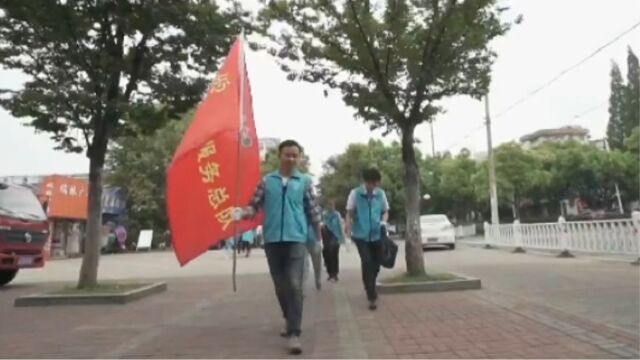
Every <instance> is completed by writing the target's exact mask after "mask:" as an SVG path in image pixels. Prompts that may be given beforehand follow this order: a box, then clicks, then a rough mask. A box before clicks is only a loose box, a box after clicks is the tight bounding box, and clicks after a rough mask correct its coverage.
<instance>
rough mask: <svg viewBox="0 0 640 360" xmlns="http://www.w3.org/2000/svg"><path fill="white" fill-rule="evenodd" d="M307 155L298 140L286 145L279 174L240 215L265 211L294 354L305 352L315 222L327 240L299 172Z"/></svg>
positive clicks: (268, 249)
mask: <svg viewBox="0 0 640 360" xmlns="http://www.w3.org/2000/svg"><path fill="white" fill-rule="evenodd" d="M301 154H302V147H301V146H300V144H298V143H297V142H296V141H293V140H285V141H283V142H282V143H280V145H279V146H278V156H279V159H280V167H279V169H278V170H277V171H274V172H272V173H270V174H267V175H266V176H264V177H263V179H262V181H261V182H260V184H259V185H258V188H257V189H256V192H255V194H254V196H253V198H252V200H251V203H250V205H249V206H248V207H246V208H244V209H243V210H242V211H241V212H240V213H241V214H242V217H244V218H251V217H254V216H255V215H256V214H257V212H258V210H259V209H263V210H264V224H263V236H264V242H265V247H264V248H265V254H266V256H267V263H268V265H269V272H270V273H271V278H272V280H273V285H274V287H275V292H276V296H277V298H278V302H279V304H280V309H281V310H282V315H283V317H284V320H285V324H286V325H285V329H283V331H282V332H281V334H280V335H281V336H283V337H287V338H288V348H289V352H290V353H291V354H300V353H302V345H301V343H300V335H301V323H302V307H303V306H302V305H303V293H302V287H303V272H304V265H305V257H306V254H307V249H306V247H305V243H306V242H307V238H308V237H307V233H308V230H309V226H308V224H309V223H311V224H312V225H313V231H315V232H316V235H317V237H318V239H319V240H321V239H322V234H321V233H320V221H321V219H322V214H321V213H320V210H319V208H318V205H317V203H316V197H315V194H314V191H313V186H312V183H311V178H310V177H309V176H308V175H306V174H303V173H301V172H300V171H299V170H298V169H297V166H298V162H299V160H300V156H301Z"/></svg>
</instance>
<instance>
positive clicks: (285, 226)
mask: <svg viewBox="0 0 640 360" xmlns="http://www.w3.org/2000/svg"><path fill="white" fill-rule="evenodd" d="M264 186H265V189H264V190H265V193H264V206H263V207H264V225H263V236H264V242H265V243H273V242H281V241H288V242H302V243H304V242H306V241H307V233H308V231H307V228H308V226H309V225H308V221H307V215H306V213H305V209H304V194H305V192H306V190H307V187H309V186H311V179H310V178H309V177H308V176H307V175H304V174H302V173H300V172H298V171H296V172H295V173H293V175H291V177H290V178H289V181H287V184H286V185H283V184H282V176H281V175H280V173H279V172H277V171H276V172H272V173H270V174H268V175H266V176H265V177H264Z"/></svg>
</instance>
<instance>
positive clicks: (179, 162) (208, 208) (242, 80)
mask: <svg viewBox="0 0 640 360" xmlns="http://www.w3.org/2000/svg"><path fill="white" fill-rule="evenodd" d="M240 164H242V166H241V165H240ZM259 181H260V154H259V147H258V138H257V135H256V128H255V121H254V118H253V106H252V101H251V86H250V84H249V78H248V76H247V70H246V65H245V61H244V54H243V45H242V39H241V38H238V40H237V41H236V42H235V43H234V44H233V47H232V48H231V51H230V52H229V55H228V56H227V59H226V60H225V62H224V65H223V66H222V67H221V68H220V70H219V71H218V74H217V76H216V78H215V80H214V81H213V83H212V84H211V87H210V89H209V91H208V93H207V95H206V96H205V98H204V100H203V101H202V102H201V103H200V105H199V106H198V108H197V110H196V113H195V118H194V119H193V121H192V123H191V125H190V127H189V129H188V130H187V132H186V133H185V135H184V137H183V139H182V142H181V143H180V146H179V147H178V149H177V150H176V152H175V154H174V156H173V161H172V163H171V165H170V167H169V170H168V173H167V210H168V215H169V222H170V224H171V237H172V243H173V248H174V251H175V253H176V256H177V258H178V261H179V262H180V265H181V266H184V265H186V264H187V263H188V262H189V261H191V260H193V259H194V258H196V257H197V256H199V255H200V254H202V253H204V252H205V251H207V250H208V248H209V247H211V246H212V245H215V244H217V243H219V242H220V241H221V240H224V239H227V238H229V237H231V236H234V235H236V232H238V233H242V232H244V231H247V230H250V229H253V228H255V227H257V226H258V225H259V222H260V220H259V219H258V218H256V219H254V220H250V221H241V222H237V223H234V221H233V209H234V208H235V207H237V206H246V205H247V204H248V203H249V201H250V199H251V196H252V195H253V192H254V191H255V189H256V186H257V185H258V182H259Z"/></svg>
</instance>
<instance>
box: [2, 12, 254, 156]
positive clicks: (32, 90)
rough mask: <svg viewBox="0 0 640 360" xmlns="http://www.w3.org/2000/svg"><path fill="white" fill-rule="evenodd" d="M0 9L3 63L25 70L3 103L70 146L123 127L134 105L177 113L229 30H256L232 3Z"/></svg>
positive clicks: (194, 97)
mask: <svg viewBox="0 0 640 360" xmlns="http://www.w3.org/2000/svg"><path fill="white" fill-rule="evenodd" d="M0 9H1V10H2V12H3V13H4V16H2V17H0V38H1V39H2V41H0V65H2V66H3V67H5V68H7V69H16V70H20V71H22V72H24V73H25V74H27V75H29V76H30V77H31V79H30V80H29V81H27V83H26V84H25V86H24V89H22V90H19V91H8V90H2V94H3V96H2V100H1V101H0V106H3V107H4V108H6V109H7V110H9V111H10V112H11V113H12V114H13V115H14V116H16V117H26V118H28V119H29V120H30V124H31V125H32V126H34V127H36V128H37V129H38V130H42V131H47V132H50V133H52V137H53V139H54V140H56V141H57V142H58V144H59V147H60V148H62V149H65V150H68V151H78V150H79V149H80V148H81V147H83V146H85V145H91V144H92V143H94V142H95V141H96V140H99V141H98V142H100V143H102V142H104V141H103V140H104V139H103V137H105V136H106V137H113V136H118V135H120V134H122V133H123V131H124V132H125V133H126V129H127V127H128V126H129V125H128V124H129V119H137V118H140V117H138V116H129V113H130V112H131V111H136V110H135V109H136V108H140V107H146V112H147V114H149V115H150V118H156V119H165V118H177V117H179V116H180V114H183V113H184V112H186V111H188V110H189V109H190V108H191V107H192V106H193V105H194V104H196V103H197V102H198V101H199V100H200V98H201V97H202V94H203V92H204V91H205V90H206V86H207V83H208V79H209V78H210V76H211V74H212V73H213V72H214V71H215V69H216V67H217V62H218V61H219V59H220V58H221V57H222V56H223V55H224V54H225V53H226V51H227V50H228V48H229V46H230V44H231V42H232V41H233V39H234V36H235V35H236V34H238V33H239V32H240V29H241V28H242V27H246V28H248V29H249V31H252V29H253V27H252V26H245V25H247V18H246V14H245V13H243V12H242V10H241V9H240V8H239V7H238V6H237V5H236V6H232V7H230V8H229V9H228V10H222V9H221V8H219V7H217V6H216V5H215V4H214V3H210V2H193V1H187V0H172V1H165V2H160V3H157V2H154V1H136V2H129V1H115V0H106V1H98V2H95V1H88V0H68V1H66V2H54V1H50V0H33V1H18V0H2V1H0ZM160 104H163V105H162V107H160ZM153 109H160V110H161V114H159V115H158V116H155V115H151V110H153ZM142 125H144V126H145V127H150V128H151V129H155V128H158V127H159V126H161V125H162V123H160V124H155V123H153V122H150V121H145V122H144V124H142ZM76 129H77V130H80V131H81V132H82V133H83V139H82V141H80V139H77V138H76V137H75V135H76V131H75V130H76ZM96 135H97V136H99V137H100V139H94V138H93V136H96Z"/></svg>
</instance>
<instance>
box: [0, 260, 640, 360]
mask: <svg viewBox="0 0 640 360" xmlns="http://www.w3.org/2000/svg"><path fill="white" fill-rule="evenodd" d="M238 283H239V291H238V293H235V294H234V293H233V292H232V291H231V284H230V279H229V278H228V277H224V278H222V277H214V278H202V277H201V278H191V279H176V280H172V281H170V282H169V290H168V292H167V293H165V294H160V295H156V296H153V297H150V298H147V299H145V300H142V301H139V302H135V303H131V304H128V305H126V306H119V305H114V306H75V307H47V308H14V307H13V306H12V303H13V300H14V298H15V297H16V296H17V295H20V294H27V293H32V292H34V291H37V290H41V286H13V287H8V288H5V289H2V290H0V319H2V321H1V322H0V349H1V351H0V354H1V355H0V356H1V357H7V358H42V357H47V358H102V357H107V358H119V357H126V358H223V357H224V358H280V357H283V356H286V352H285V348H284V346H285V341H284V340H283V339H281V338H280V337H279V336H278V331H279V329H280V327H281V326H282V320H281V319H280V316H279V311H278V308H277V305H276V300H275V296H274V294H273V289H272V285H271V282H270V279H269V278H268V277H267V276H266V275H243V276H240V277H239V278H238ZM634 335H636V336H634ZM303 344H304V349H305V353H304V355H303V356H304V357H311V358H634V357H635V358H637V357H638V348H639V346H640V345H639V344H638V337H637V334H629V333H628V332H625V331H622V330H618V329H612V328H609V327H607V326H604V325H602V324H593V323H590V322H588V321H586V320H584V319H581V318H576V317H572V316H569V315H567V314H564V313H561V312H558V311H556V310H554V309H548V308H545V307H541V306H537V305H534V304H527V303H523V302H521V301H510V300H509V298H508V297H507V296H503V294H497V293H494V292H492V291H489V290H481V291H467V292H453V293H432V294H424V293H422V294H403V295H385V296H383V297H381V299H380V304H379V308H378V311H376V312H370V311H369V310H367V308H366V301H365V298H364V295H363V290H362V288H361V285H360V282H359V274H358V273H357V272H355V271H349V272H345V273H344V274H343V276H342V279H341V282H340V283H339V284H335V285H334V284H325V286H324V288H323V290H322V291H321V292H319V293H316V292H315V291H309V294H308V297H307V300H306V302H305V315H304V327H303Z"/></svg>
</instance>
